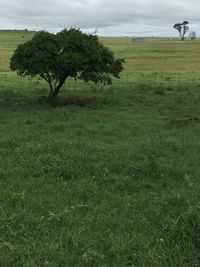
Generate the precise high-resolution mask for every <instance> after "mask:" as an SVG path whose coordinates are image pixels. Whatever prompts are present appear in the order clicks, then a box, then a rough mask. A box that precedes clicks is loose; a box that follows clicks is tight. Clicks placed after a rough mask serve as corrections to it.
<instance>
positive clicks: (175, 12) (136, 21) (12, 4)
mask: <svg viewBox="0 0 200 267" xmlns="http://www.w3.org/2000/svg"><path fill="white" fill-rule="evenodd" d="M199 9H200V1H199V0H168V1H161V0H54V1H53V0H35V1H34V0H14V1H13V0H12V1H11V0H7V1H5V0H0V28H4V29H5V28H20V29H24V28H28V29H35V30H41V29H43V30H44V29H45V30H50V31H58V30H60V29H62V28H69V27H78V28H81V29H83V30H86V31H94V30H95V29H97V30H98V33H99V34H100V35H116V36H121V35H122V36H123V35H129V36H135V35H149V36H151V35H154V36H176V35H177V32H176V31H175V30H174V29H173V28H172V26H173V24H174V23H176V22H181V21H183V20H188V21H190V23H191V25H190V28H191V30H196V31H197V32H198V28H199V23H200V22H199V14H198V13H199Z"/></svg>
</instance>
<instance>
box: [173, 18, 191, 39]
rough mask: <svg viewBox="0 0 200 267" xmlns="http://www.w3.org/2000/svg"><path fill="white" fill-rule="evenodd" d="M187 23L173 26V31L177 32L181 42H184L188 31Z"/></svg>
mask: <svg viewBox="0 0 200 267" xmlns="http://www.w3.org/2000/svg"><path fill="white" fill-rule="evenodd" d="M188 24H189V22H188V21H183V22H182V23H177V24H174V26H173V27H174V29H176V30H177V31H178V32H179V35H180V37H181V40H182V41H184V39H185V34H186V33H187V32H188V31H189V26H188Z"/></svg>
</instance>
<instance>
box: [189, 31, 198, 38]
mask: <svg viewBox="0 0 200 267" xmlns="http://www.w3.org/2000/svg"><path fill="white" fill-rule="evenodd" d="M190 38H191V40H195V39H196V38H197V35H196V32H191V33H190Z"/></svg>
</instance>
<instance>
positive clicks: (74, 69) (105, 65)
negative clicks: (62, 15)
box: [10, 28, 123, 98]
mask: <svg viewBox="0 0 200 267" xmlns="http://www.w3.org/2000/svg"><path fill="white" fill-rule="evenodd" d="M122 63H123V59H115V58H114V55H113V53H112V51H110V50H109V49H108V48H107V47H105V46H104V45H103V44H102V43H101V42H99V40H98V37H97V36H96V35H93V34H86V33H83V32H81V31H80V30H79V29H74V28H72V29H69V30H68V29H64V30H62V31H61V32H59V33H57V34H52V33H49V32H44V31H43V32H39V33H36V34H35V36H34V37H33V38H32V40H30V41H27V42H26V43H24V44H20V45H19V46H18V48H17V49H16V50H15V52H14V54H13V56H12V58H11V62H10V67H11V70H13V71H17V73H18V74H19V75H21V76H31V77H35V76H40V77H41V78H42V79H44V80H45V81H47V82H48V84H49V87H50V92H49V96H48V97H49V98H54V97H56V96H57V95H58V93H59V91H60V89H61V87H62V86H63V84H64V83H65V81H66V79H67V78H69V77H72V78H74V79H81V80H83V81H85V82H89V81H92V82H94V83H105V84H111V83H112V77H115V78H119V74H120V72H121V71H122V70H123V65H122Z"/></svg>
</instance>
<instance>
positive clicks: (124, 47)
mask: <svg viewBox="0 0 200 267" xmlns="http://www.w3.org/2000/svg"><path fill="white" fill-rule="evenodd" d="M22 34H23V35H24V36H25V38H23V40H26V39H28V38H30V35H29V33H24V32H23V33H21V32H20V33H19V32H17V33H16V32H15V33H11V32H9V33H7V34H6V33H5V32H4V33H0V37H1V38H0V40H1V44H0V51H1V52H0V59H1V62H0V64H1V65H0V67H1V68H0V70H1V71H3V73H1V74H0V77H1V79H0V88H1V90H0V123H1V124H0V126H1V127H0V140H1V148H0V149H1V151H0V184H1V186H0V198H1V200H0V266H3V267H7V266H9V267H10V266H23V267H25V266H26V267H27V266H29V267H35V266H37V267H38V266H41V267H43V266H52V267H57V266H62V267H65V266H67V267H68V266H69V267H71V266H78V267H79V266H81V267H82V266H83V267H84V266H87V267H88V266H91V267H94V266H100V267H122V266H124V267H125V266H148V267H149V266H166V267H167V266H199V265H200V257H199V248H200V225H199V221H200V200H199V190H200V184H199V175H200V170H199V149H200V140H199V131H200V125H199V123H200V122H199V118H200V105H199V100H200V93H199V84H200V81H199V77H200V75H199V64H200V63H199V62H200V60H199V53H200V48H199V42H194V43H192V42H184V43H182V42H179V41H172V42H169V41H167V40H165V41H163V40H159V41H156V42H155V41H153V40H152V41H149V42H148V43H144V44H137V43H132V42H131V41H130V39H109V38H108V39H104V40H103V41H104V42H105V43H106V45H108V46H109V47H110V48H111V49H112V50H113V51H114V52H115V54H116V55H117V56H121V57H125V58H126V62H127V63H126V70H125V72H124V74H123V75H122V79H121V80H120V81H114V84H113V86H112V87H108V88H98V89H96V88H94V87H93V86H92V85H90V84H89V85H84V84H83V83H80V82H79V83H74V82H73V81H68V83H67V84H66V86H65V88H64V90H63V92H62V94H61V96H60V103H61V102H62V103H66V105H64V106H62V107H61V106H55V107H48V106H46V105H42V104H39V103H38V102H37V97H38V96H39V95H44V94H46V93H47V90H48V88H47V85H46V84H45V83H43V82H42V81H37V80H33V81H31V80H29V79H22V78H18V77H16V76H15V74H12V73H9V72H7V71H8V58H9V57H10V55H11V53H12V51H13V49H14V47H15V46H16V45H17V43H19V42H21V35H22ZM11 43H12V45H10V44H11ZM2 51H3V53H2ZM5 55H7V56H5ZM67 89H70V90H67ZM65 97H67V99H66V98H65ZM80 100H81V101H82V100H84V101H83V102H84V107H83V106H82V107H81V106H77V105H69V104H70V103H72V102H74V101H76V102H78V103H80ZM67 104H68V105H67Z"/></svg>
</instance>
